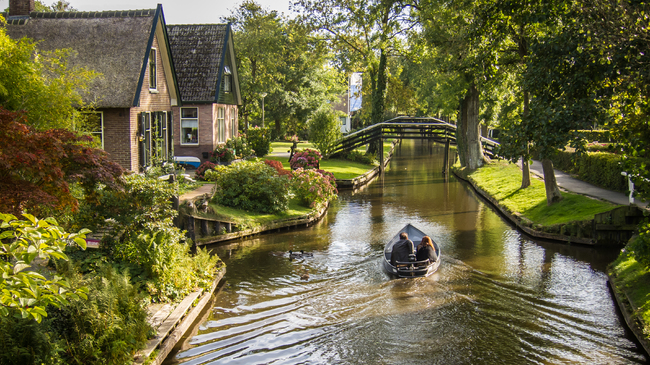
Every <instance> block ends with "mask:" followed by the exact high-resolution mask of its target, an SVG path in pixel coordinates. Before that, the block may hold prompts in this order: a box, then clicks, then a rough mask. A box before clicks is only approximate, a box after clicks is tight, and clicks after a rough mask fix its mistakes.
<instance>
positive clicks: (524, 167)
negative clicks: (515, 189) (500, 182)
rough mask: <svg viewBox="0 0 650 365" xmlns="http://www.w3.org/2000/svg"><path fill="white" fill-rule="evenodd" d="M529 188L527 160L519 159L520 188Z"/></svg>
mask: <svg viewBox="0 0 650 365" xmlns="http://www.w3.org/2000/svg"><path fill="white" fill-rule="evenodd" d="M529 186H530V165H529V162H528V160H527V159H525V158H523V159H521V188H522V189H526V188H527V187H529Z"/></svg>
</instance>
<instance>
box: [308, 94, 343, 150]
mask: <svg viewBox="0 0 650 365" xmlns="http://www.w3.org/2000/svg"><path fill="white" fill-rule="evenodd" d="M339 113H340V112H337V111H335V110H333V109H332V107H331V105H329V104H326V105H324V106H323V107H321V108H319V109H318V110H316V111H315V112H314V113H313V114H312V116H311V118H310V120H309V141H310V142H312V143H313V144H314V146H316V148H317V149H318V150H319V151H320V152H321V154H322V155H323V157H324V158H328V157H329V156H330V155H331V154H332V153H333V152H334V149H335V147H336V142H337V141H338V140H339V139H341V136H342V134H341V122H340V120H339Z"/></svg>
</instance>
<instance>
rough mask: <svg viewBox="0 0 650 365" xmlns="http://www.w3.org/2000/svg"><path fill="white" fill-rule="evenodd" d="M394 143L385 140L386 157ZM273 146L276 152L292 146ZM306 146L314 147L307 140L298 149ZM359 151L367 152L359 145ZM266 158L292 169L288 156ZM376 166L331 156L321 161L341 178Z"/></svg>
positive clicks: (359, 173) (277, 143) (326, 168)
mask: <svg viewBox="0 0 650 365" xmlns="http://www.w3.org/2000/svg"><path fill="white" fill-rule="evenodd" d="M392 143H393V140H386V141H384V158H388V154H389V152H390V148H391V146H392ZM271 147H272V149H273V151H274V152H286V151H288V150H289V149H290V148H291V142H273V143H271ZM305 148H314V147H313V145H312V144H311V143H307V142H304V143H300V144H298V149H305ZM357 151H359V152H365V147H359V148H357ZM264 158H265V159H269V160H276V161H280V162H281V163H282V166H283V167H284V168H285V169H287V170H290V169H291V167H290V166H289V158H288V157H282V156H274V155H268V156H265V157H264ZM375 166H377V165H367V164H362V163H358V162H354V161H348V160H343V159H338V158H330V159H327V160H321V162H320V168H321V169H323V170H325V171H329V172H331V173H333V174H334V177H335V178H337V179H340V180H347V179H354V178H355V177H357V176H361V175H363V174H365V173H366V172H368V171H369V170H372V169H373V168H375Z"/></svg>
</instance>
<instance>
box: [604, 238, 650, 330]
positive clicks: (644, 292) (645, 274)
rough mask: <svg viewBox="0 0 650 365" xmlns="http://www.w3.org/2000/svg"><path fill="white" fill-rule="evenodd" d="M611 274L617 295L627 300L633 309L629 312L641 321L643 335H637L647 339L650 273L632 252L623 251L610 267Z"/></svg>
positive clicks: (649, 323)
mask: <svg viewBox="0 0 650 365" xmlns="http://www.w3.org/2000/svg"><path fill="white" fill-rule="evenodd" d="M609 274H610V275H611V276H612V279H613V282H614V291H615V292H616V295H617V296H618V297H619V298H627V300H628V302H629V304H630V307H631V308H629V309H630V311H629V312H630V313H632V314H633V315H634V316H636V317H637V318H638V319H639V322H640V323H639V326H640V327H641V330H642V331H643V334H637V335H642V336H643V337H645V338H646V339H647V338H648V336H649V335H650V300H649V298H650V271H649V270H648V268H647V267H645V266H644V265H642V264H641V263H639V262H637V261H636V260H635V258H634V255H633V254H632V253H631V252H629V251H627V250H623V251H622V252H621V254H620V255H619V257H618V259H616V261H614V262H613V263H612V264H611V265H610V266H609ZM635 332H636V331H635Z"/></svg>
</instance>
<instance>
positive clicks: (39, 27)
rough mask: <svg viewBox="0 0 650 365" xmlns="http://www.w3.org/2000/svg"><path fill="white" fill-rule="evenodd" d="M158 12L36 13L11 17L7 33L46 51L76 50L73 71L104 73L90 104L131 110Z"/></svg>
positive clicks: (90, 94)
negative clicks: (74, 69) (129, 108)
mask: <svg viewBox="0 0 650 365" xmlns="http://www.w3.org/2000/svg"><path fill="white" fill-rule="evenodd" d="M159 9H161V8H160V7H159ZM156 12H157V9H148V10H133V11H103V12H51V13H43V12H32V13H30V15H29V18H26V17H22V18H19V17H15V18H14V19H12V17H5V18H6V19H7V27H6V31H7V34H8V35H9V36H10V37H12V38H14V39H19V38H22V37H28V38H31V39H33V40H35V41H39V45H38V48H39V49H41V50H44V51H50V50H55V49H63V48H67V49H72V50H73V54H72V55H71V56H70V58H69V62H70V65H71V66H73V67H75V66H76V67H85V68H88V69H92V70H95V71H97V72H99V73H101V74H102V75H101V76H100V77H98V78H97V79H96V80H94V81H93V82H92V83H91V85H90V90H89V92H88V94H87V95H86V96H85V99H86V101H88V102H96V106H97V107H99V108H128V107H132V106H134V100H136V96H137V95H139V84H138V83H139V82H140V80H141V78H142V73H143V70H144V68H143V61H144V60H145V57H146V55H147V51H148V47H149V41H150V38H151V37H152V34H153V31H154V30H155V29H154V21H157V19H156ZM163 24H164V22H163ZM159 41H163V42H164V40H159Z"/></svg>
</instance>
